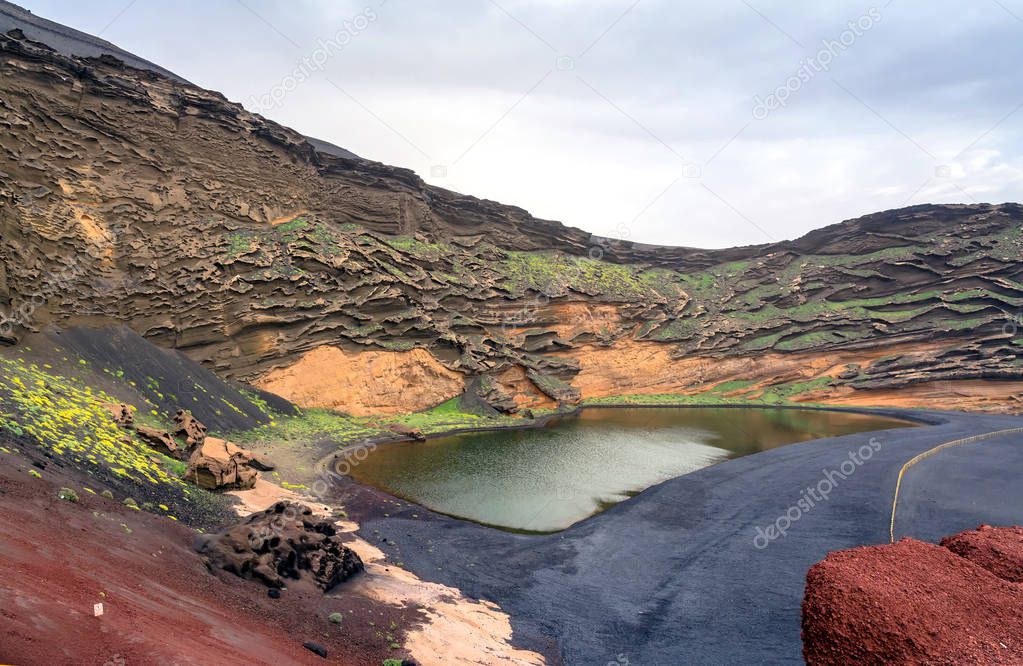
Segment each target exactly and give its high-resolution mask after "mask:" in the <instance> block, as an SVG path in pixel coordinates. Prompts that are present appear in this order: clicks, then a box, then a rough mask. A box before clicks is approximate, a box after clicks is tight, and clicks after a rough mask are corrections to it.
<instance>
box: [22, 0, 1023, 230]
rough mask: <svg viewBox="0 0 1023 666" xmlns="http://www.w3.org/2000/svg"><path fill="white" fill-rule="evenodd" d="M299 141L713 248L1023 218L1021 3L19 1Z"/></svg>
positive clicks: (559, 215)
mask: <svg viewBox="0 0 1023 666" xmlns="http://www.w3.org/2000/svg"><path fill="white" fill-rule="evenodd" d="M19 4H22V5H23V6H25V7H27V8H28V9H31V10H32V11H33V12H35V13H36V14H38V15H40V16H43V17H46V18H50V19H52V20H55V21H58V22H61V23H65V24H68V25H70V26H72V27H74V28H77V29H79V30H83V31H86V32H90V33H92V34H101V36H102V37H103V38H104V39H107V40H109V41H111V42H113V43H115V44H117V45H118V46H120V47H122V48H124V49H127V50H129V51H131V52H133V53H136V54H138V55H139V56H142V57H144V58H147V59H149V60H152V61H154V62H156V63H158V64H160V65H162V66H164V67H166V68H168V69H170V70H172V71H174V72H176V73H178V74H179V75H181V76H183V77H184V78H186V79H189V80H190V81H192V82H194V83H197V84H199V85H201V86H204V87H207V88H212V89H216V90H219V91H221V92H223V93H224V94H225V95H226V96H227V97H228V98H230V99H232V100H234V101H238V102H241V103H243V104H244V105H245V106H246V107H247V108H249V109H250V110H254V111H258V112H260V113H262V114H263V115H265V116H267V117H269V118H272V119H274V120H276V121H278V122H281V123H283V124H285V125H289V126H291V127H293V128H295V129H297V130H299V131H301V132H303V133H305V134H309V135H312V136H316V137H319V138H322V139H326V140H328V141H331V142H333V143H336V144H338V145H340V146H343V147H345V148H348V149H350V150H352V151H354V152H356V153H358V154H359V155H361V156H363V157H366V158H370V159H374V160H378V161H381V162H386V163H389V164H395V165H400V166H405V167H408V168H411V169H414V170H415V171H416V172H417V173H419V174H420V175H421V176H423V178H425V179H426V180H427V181H428V182H431V183H434V184H436V185H440V186H443V187H447V188H449V189H454V190H457V191H460V192H465V193H468V194H473V195H476V196H479V197H484V198H488V199H495V200H498V201H501V202H504V203H510V204H515V205H519V206H522V207H524V208H527V209H528V210H530V212H532V213H533V214H535V215H537V216H539V217H544V218H549V219H556V220H560V221H563V222H565V223H567V224H571V225H574V226H578V227H582V228H584V229H587V230H589V231H592V232H594V233H598V234H602V235H606V236H616V237H620V238H628V239H631V240H637V241H644V242H655V243H668V244H676V245H690V246H702V247H724V246H732V245H744V244H751V243H761V242H765V241H768V240H781V239H785V238H794V237H797V236H800V235H802V234H804V233H806V232H807V231H809V230H811V229H814V228H817V227H821V226H824V225H827V224H831V223H834V222H837V221H840V220H843V219H847V218H851V217H856V216H859V215H863V214H867V213H871V212H875V211H878V210H884V209H889V208H897V207H901V206H906V205H911V204H917V203H927V202H935V203H939V202H973V201H980V202H1003V201H1020V200H1021V199H1023V196H1021V191H1023V131H1021V128H1023V85H1021V84H1023V76H1021V74H1020V63H1021V62H1023V0H975V1H973V2H967V1H966V0H959V1H945V0H917V1H910V0H893V1H889V0H880V1H879V2H877V3H876V4H870V3H869V2H845V1H837V0H836V1H831V2H827V3H821V2H813V1H811V0H807V1H805V2H780V1H775V2H772V1H769V0H747V1H743V0H720V1H719V2H714V3H704V2H680V1H678V0H638V1H637V0H558V1H555V0H546V1H542V0H432V1H427V0H383V1H381V0H355V1H353V2H349V1H338V0H334V1H328V0H322V1H318V2H317V1H313V0H289V1H288V2H272V1H270V0H220V1H217V2H209V1H208V0H185V1H179V2H175V3H165V2H156V1H155V0H94V1H92V2H89V3H77V2H75V3H72V2H67V1H66V0H61V1H57V0H19Z"/></svg>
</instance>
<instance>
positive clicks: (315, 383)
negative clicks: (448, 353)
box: [256, 346, 464, 416]
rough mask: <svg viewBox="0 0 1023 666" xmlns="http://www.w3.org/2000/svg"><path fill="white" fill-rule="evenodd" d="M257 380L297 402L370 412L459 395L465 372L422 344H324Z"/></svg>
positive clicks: (395, 411) (393, 411) (410, 408)
mask: <svg viewBox="0 0 1023 666" xmlns="http://www.w3.org/2000/svg"><path fill="white" fill-rule="evenodd" d="M256 385H257V386H259V387H260V388H262V389H265V390H267V391H270V392H272V393H276V394H277V395H279V396H281V397H284V398H287V399H288V400H291V401H292V402H294V403H295V404H297V405H300V406H302V407H322V408H325V409H336V410H339V411H343V412H346V413H348V414H352V415H354V416H369V415H373V414H385V415H386V414H399V413H402V412H414V411H419V410H422V409H426V408H429V407H432V406H434V405H436V404H438V403H441V402H443V401H445V400H447V399H449V398H452V397H454V396H456V395H458V394H460V393H461V392H462V388H463V386H464V376H463V375H461V374H459V373H457V372H454V371H452V370H448V369H447V368H445V367H444V366H443V365H442V364H441V363H440V361H438V360H437V359H436V358H434V357H433V355H432V354H430V352H428V351H426V350H425V349H412V350H410V351H401V352H393V351H364V352H348V351H345V350H343V349H339V348H338V347H331V346H324V347H317V348H316V349H314V350H312V351H310V352H307V353H306V354H305V355H303V356H302V357H301V358H300V359H299V360H298V361H297V362H296V363H294V364H293V365H291V366H288V367H287V368H283V369H278V370H272V371H270V372H268V373H267V374H265V375H264V376H263V377H261V378H260V379H259V380H258V381H257V382H256Z"/></svg>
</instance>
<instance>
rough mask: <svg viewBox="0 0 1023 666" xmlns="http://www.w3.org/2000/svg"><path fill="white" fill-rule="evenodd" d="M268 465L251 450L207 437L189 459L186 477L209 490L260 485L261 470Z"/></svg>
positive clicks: (242, 488) (240, 488) (235, 488)
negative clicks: (257, 483)
mask: <svg viewBox="0 0 1023 666" xmlns="http://www.w3.org/2000/svg"><path fill="white" fill-rule="evenodd" d="M259 469H267V467H266V466H265V465H263V464H262V463H260V462H259V461H258V460H256V457H255V456H253V455H252V453H251V452H250V451H246V450H245V449H243V448H241V447H239V446H237V445H236V444H233V443H231V442H228V441H227V440H223V439H218V438H216V437H207V438H206V440H205V441H204V442H203V443H202V445H201V446H198V447H196V449H195V450H194V451H193V452H192V455H191V457H190V458H189V459H188V469H187V470H186V471H185V479H187V480H188V481H191V482H193V483H195V485H197V486H199V487H200V488H206V489H208V490H225V489H232V490H246V489H249V488H252V487H253V486H254V485H256V479H257V478H258V477H259V473H258V471H257V470H259Z"/></svg>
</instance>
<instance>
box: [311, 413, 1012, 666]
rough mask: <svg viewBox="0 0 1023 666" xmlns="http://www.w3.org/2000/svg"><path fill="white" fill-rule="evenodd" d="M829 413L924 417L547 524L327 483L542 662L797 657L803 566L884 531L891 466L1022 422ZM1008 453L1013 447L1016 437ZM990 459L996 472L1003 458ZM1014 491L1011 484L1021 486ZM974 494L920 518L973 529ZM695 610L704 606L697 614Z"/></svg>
mask: <svg viewBox="0 0 1023 666" xmlns="http://www.w3.org/2000/svg"><path fill="white" fill-rule="evenodd" d="M630 406H631V405H630ZM686 406H687V407H688V406H689V405H686ZM718 406H720V405H707V407H718ZM735 406H736V407H739V406H741V407H752V406H751V405H735ZM657 407H661V405H657ZM769 407H776V406H769ZM583 408H585V406H584V407H583ZM785 408H790V409H792V408H794V409H805V408H806V407H801V406H798V405H796V406H785ZM811 409H820V410H828V408H826V407H819V406H818V407H811ZM835 411H843V412H853V413H864V414H873V415H883V416H890V417H893V418H898V419H900V420H905V421H908V422H914V423H919V424H921V425H922V426H923V427H917V428H903V429H893V430H888V431H872V432H864V433H856V434H852V435H844V436H842V437H841V438H824V439H817V440H810V441H807V442H799V443H794V444H790V445H786V446H783V447H779V448H777V449H772V450H769V451H764V452H759V453H755V454H751V455H748V456H744V457H742V458H738V459H731V460H726V461H723V462H721V463H717V464H715V465H711V466H709V467H706V468H703V469H700V470H697V471H695V472H692V473H690V474H686V475H683V476H679V477H674V478H672V479H669V480H667V481H664V482H661V483H659V484H656V485H654V486H651V487H650V488H647V489H646V490H644V491H643V492H641V493H639V494H638V495H636V496H635V497H632V498H630V499H629V500H628V501H624V502H621V503H619V504H617V505H615V506H614V507H611V508H610V509H608V510H606V511H603V512H601V513H598V514H595V515H593V516H590V517H588V518H586V519H584V520H582V521H579V522H577V523H575V524H574V525H572V526H570V527H568V528H567V529H565V530H562V531H560V532H557V533H553V534H538V535H533V534H528V535H527V534H516V533H511V532H507V531H502V530H498V529H494V528H490V527H485V526H482V525H479V524H477V523H473V522H470V521H467V520H463V519H458V518H452V517H449V516H445V515H443V514H439V513H437V512H433V511H431V510H429V509H426V508H425V507H422V506H421V505H418V504H415V503H412V502H408V501H406V500H395V499H394V498H393V497H392V496H390V495H388V494H386V493H385V492H384V491H380V490H377V489H374V488H370V487H367V486H362V485H361V484H359V483H358V482H357V481H355V480H354V479H351V478H350V477H343V478H342V480H341V481H340V482H339V483H337V484H335V485H336V487H337V490H338V494H339V495H341V496H346V497H347V501H346V506H347V507H349V511H350V514H351V515H352V519H353V520H355V521H356V522H357V523H358V524H359V525H360V528H359V534H360V535H362V536H364V537H366V538H369V537H370V535H373V536H377V535H379V537H380V538H382V539H383V541H382V542H381V543H382V545H381V551H382V552H384V553H385V555H387V556H388V559H390V560H391V561H394V562H401V563H402V564H401V566H402V567H403V568H405V569H407V570H409V571H411V572H413V573H415V574H416V575H417V576H419V577H421V578H422V579H424V580H431V581H436V582H440V583H442V584H444V585H448V586H451V587H454V588H456V589H459V590H461V591H462V593H463V594H464V595H465V596H466V597H469V598H474V599H487V600H492V601H494V602H495V603H497V604H498V605H499V606H500V608H501V609H502V611H504V612H505V613H507V614H508V615H509V616H510V617H511V620H512V626H513V629H514V633H513V639H512V644H513V645H514V646H516V647H519V648H522V649H528V650H531V651H536V652H540V653H542V654H544V655H545V656H546V657H547V658H548V660H549V663H561V662H564V663H600V662H601V660H603V662H607V661H608V660H609V659H612V658H614V657H615V655H618V654H624V655H627V656H628V658H629V659H630V661H633V662H636V663H658V662H659V661H660V662H663V663H675V662H677V660H679V659H685V660H686V661H688V662H690V663H704V661H702V660H706V663H720V661H721V660H725V661H728V660H737V661H744V660H745V661H748V660H750V659H755V660H768V661H771V662H772V663H776V662H782V663H788V662H792V663H801V657H800V655H801V641H800V638H799V607H800V602H801V599H802V591H803V585H804V576H805V572H806V570H807V569H808V568H809V567H810V565H812V564H813V563H815V562H816V561H818V560H820V559H821V558H823V556H824V555H825V554H827V552H830V551H832V550H840V549H844V548H849V547H854V546H859V545H867V544H875V543H886V542H887V540H888V539H887V537H888V534H887V530H888V519H889V513H890V502H891V497H890V493H891V491H892V488H893V487H894V476H893V475H894V474H896V473H897V471H898V469H899V467H900V466H901V465H902V464H903V463H904V462H905V460H906V459H908V458H910V457H912V456H913V455H915V454H916V453H919V452H920V451H923V450H927V449H928V448H931V447H932V446H934V444H935V443H940V442H942V441H947V440H948V439H952V438H954V437H957V436H963V435H968V434H975V433H978V432H988V431H991V430H997V429H1001V428H1003V427H1005V426H1006V425H1007V424H1011V425H1014V426H1019V425H1020V424H1021V423H1023V418H1021V417H1017V416H992V415H975V414H968V413H961V412H942V411H928V410H902V409H895V408H879V409H870V408H840V409H837V410H835ZM878 433H886V434H883V435H881V436H879V435H878ZM872 437H878V438H879V439H881V441H882V443H883V447H882V449H881V451H880V452H879V453H878V454H876V455H875V456H874V458H873V459H872V460H871V461H870V462H869V463H867V464H866V465H864V466H863V467H862V468H861V469H859V470H857V471H856V473H855V475H853V476H850V478H849V479H848V480H847V481H843V483H842V486H841V488H840V489H839V490H838V491H836V492H835V493H834V494H833V496H832V498H831V499H830V501H829V502H827V503H825V504H821V505H819V506H818V507H816V508H815V509H814V511H813V512H811V513H809V514H807V515H806V516H804V517H803V518H802V520H801V522H800V523H799V525H798V529H795V528H794V529H793V530H792V532H791V533H790V534H789V535H788V537H787V538H785V539H781V540H778V541H777V542H772V544H771V545H770V547H769V548H767V549H765V550H757V549H756V548H755V547H754V545H753V542H752V536H753V534H754V531H753V528H754V526H755V525H763V524H769V523H770V522H771V521H773V520H774V519H775V518H776V517H777V515H780V514H781V513H783V512H784V511H785V507H786V506H788V505H789V504H790V503H791V502H793V501H795V499H797V498H798V495H799V492H800V491H801V489H803V488H805V487H807V486H808V485H810V484H812V483H815V482H816V481H817V479H818V477H819V476H820V474H821V470H822V469H828V468H834V467H835V465H836V464H839V463H840V462H841V461H842V460H843V459H844V456H845V455H846V453H847V452H848V450H850V449H854V448H856V447H858V446H862V445H863V444H865V443H866V442H867V441H868V440H869V439H871V438H872ZM821 442H833V443H834V444H835V445H834V446H820V443H821ZM1007 451H1008V452H1009V453H1010V454H1012V455H1020V456H1021V458H1023V451H1020V452H1019V453H1018V454H1015V453H1012V452H1013V451H1014V449H1007ZM329 458H330V457H328V459H329ZM935 460H938V461H939V463H940V462H941V458H940V457H936V458H935ZM957 464H958V465H960V466H962V465H963V463H962V462H959V463H957ZM966 464H974V461H973V460H972V459H971V460H970V461H969V462H968V463H966ZM1021 465H1023V459H1021ZM1000 467H1001V469H1002V472H1003V473H1008V472H1011V471H1012V469H1014V468H1013V466H1012V464H1004V465H1001V466H1000ZM1019 468H1020V466H1016V467H1015V469H1019ZM1017 485H1018V484H1017ZM904 492H906V491H905V490H904ZM910 492H911V493H912V492H913V491H912V490H911V491H910ZM936 492H943V491H940V489H939V491H936ZM1011 492H1014V493H1018V494H1020V495H1021V496H1023V488H1021V489H1019V490H1018V491H1017V490H1012V491H1011ZM909 497H912V495H910V496H909ZM1021 499H1023V497H1021ZM908 501H910V506H912V503H911V502H912V500H908ZM1020 506H1021V507H1023V502H1021V503H1020ZM987 508H990V505H986V504H980V505H977V506H973V507H966V509H964V510H965V511H974V512H975V513H976V514H977V515H971V516H970V517H969V518H966V519H960V518H958V517H956V516H951V515H947V516H946V515H931V514H926V515H925V516H924V517H925V518H926V519H927V520H929V521H932V522H935V523H936V524H937V523H940V526H939V527H935V528H934V530H936V531H937V530H940V531H941V532H940V533H942V534H944V533H952V532H953V531H955V530H956V529H957V528H959V527H960V524H959V523H956V524H949V523H952V522H955V521H956V520H965V523H964V524H965V525H966V527H967V528H972V527H975V526H976V525H975V524H973V525H971V524H969V523H970V522H972V521H973V520H983V519H984V518H986V517H988V516H987V514H985V513H984V511H985V510H986V509H987ZM1008 510H1011V508H1010V509H1008ZM901 511H902V512H903V513H901V514H900V520H904V521H905V523H904V525H903V524H902V523H900V526H901V527H902V529H903V530H905V531H906V533H912V534H914V536H916V535H917V531H916V528H915V525H916V522H915V521H917V522H918V521H919V520H922V518H921V517H920V515H917V514H915V513H914V512H913V511H912V510H911V509H906V508H903V509H901ZM850 521H851V522H850ZM1018 522H1023V516H1020V517H1019V520H1018ZM928 529H931V528H930V527H928ZM747 532H748V534H747ZM569 590H571V593H570V594H568V595H567V596H566V592H567V591H569ZM694 599H699V603H697V602H695V601H693V600H694ZM694 613H696V614H698V615H705V616H706V617H703V618H702V620H700V621H696V618H693V617H692V615H693V614H694ZM668 623H672V624H673V626H679V627H682V630H681V631H680V633H679V636H678V637H677V638H676V639H675V640H672V641H667V642H666V641H665V640H663V637H659V634H658V631H657V629H656V627H659V626H661V625H664V624H668ZM697 626H702V627H704V630H703V631H701V632H699V635H697V634H696V633H693V632H694V631H695V629H694V627H697ZM707 627H710V629H709V630H707ZM673 660H674V661H673ZM715 660H717V661H715Z"/></svg>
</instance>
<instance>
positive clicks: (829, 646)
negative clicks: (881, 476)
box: [803, 528, 1023, 664]
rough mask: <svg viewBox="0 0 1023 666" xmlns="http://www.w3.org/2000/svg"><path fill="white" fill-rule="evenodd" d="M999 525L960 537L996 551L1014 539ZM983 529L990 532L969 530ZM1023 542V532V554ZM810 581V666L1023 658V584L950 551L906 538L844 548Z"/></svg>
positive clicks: (806, 615) (806, 631) (806, 612)
mask: <svg viewBox="0 0 1023 666" xmlns="http://www.w3.org/2000/svg"><path fill="white" fill-rule="evenodd" d="M1014 530H1015V532H1014ZM1018 530H1019V528H1013V529H1012V530H1005V531H1006V532H1010V533H1018ZM989 531H990V532H992V533H993V534H991V536H987V533H988V532H989ZM998 532H1000V530H994V529H992V528H989V529H988V530H985V531H982V532H969V533H963V534H962V535H957V536H956V537H953V538H952V539H959V538H960V537H961V538H962V539H965V540H966V543H971V544H975V545H976V548H977V551H978V552H981V553H984V554H985V556H987V555H989V554H993V553H994V547H993V546H992V545H991V543H998V544H1003V543H1009V542H1011V540H1012V539H1011V538H1010V537H1007V536H1003V535H999V534H998ZM975 534H981V535H982V536H977V537H974V536H968V535H975ZM1019 543H1020V541H1019V537H1018V536H1017V537H1016V544H1017V546H1016V548H1017V550H1016V553H1017V558H1018V553H1019V552H1020V551H1019V550H1018V544H1019ZM806 581H807V584H806V596H805V597H804V599H803V656H804V658H805V659H806V661H807V663H808V664H849V663H859V664H892V663H898V664H922V663H927V664H964V663H970V664H1021V663H1023V585H1021V584H1019V583H1016V582H1011V581H1009V580H1003V579H1002V578H999V577H998V576H997V575H995V574H994V573H992V571H990V570H989V569H988V568H986V567H985V566H982V565H981V564H977V563H974V562H972V561H970V560H969V559H966V558H965V557H961V556H960V555H958V554H956V553H955V552H953V551H952V550H950V549H948V548H942V547H941V546H936V545H934V544H929V543H924V542H922V541H916V540H915V539H903V540H902V541H899V542H898V543H896V544H892V545H884V546H864V547H860V548H853V549H850V550H843V551H837V552H834V553H830V554H828V556H827V557H826V558H824V560H823V561H821V562H818V563H817V564H815V565H814V566H813V567H811V568H810V571H809V572H808V573H807V577H806Z"/></svg>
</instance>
